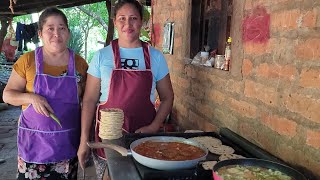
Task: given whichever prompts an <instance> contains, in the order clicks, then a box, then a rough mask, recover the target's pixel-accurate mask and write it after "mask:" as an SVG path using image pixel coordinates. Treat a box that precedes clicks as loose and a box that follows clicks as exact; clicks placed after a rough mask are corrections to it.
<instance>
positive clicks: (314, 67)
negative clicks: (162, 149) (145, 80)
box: [153, 0, 320, 176]
mask: <svg viewBox="0 0 320 180" xmlns="http://www.w3.org/2000/svg"><path fill="white" fill-rule="evenodd" d="M233 3H234V7H233V13H234V14H233V19H232V25H231V28H232V32H231V35H232V38H233V43H232V62H231V70H230V71H222V70H217V69H213V68H207V67H200V66H194V65H186V64H185V63H184V60H185V59H186V58H191V57H189V48H190V36H191V34H190V32H191V31H190V30H191V25H190V24H191V20H190V19H191V17H190V16H191V9H192V7H191V5H192V3H191V0H161V1H160V0H155V1H153V4H154V8H153V12H154V14H153V17H154V18H153V19H154V20H153V21H154V30H155V35H156V47H157V48H159V49H161V45H162V35H163V25H164V23H165V22H166V21H173V22H174V23H175V38H174V54H173V55H166V56H165V57H166V59H167V61H168V65H169V68H170V75H171V80H172V82H173V87H174V93H175V102H174V108H173V116H172V118H173V119H174V120H176V121H177V122H178V123H179V124H180V125H181V126H183V127H185V128H192V129H194V128H195V127H197V128H200V129H203V130H218V128H219V127H228V128H230V129H231V130H233V131H235V132H237V133H239V134H240V135H242V136H243V137H245V138H247V139H248V140H250V141H251V142H253V143H255V144H257V145H258V146H260V147H262V148H264V149H266V150H268V151H269V152H270V153H272V154H274V155H276V156H279V157H281V158H282V159H284V160H285V161H287V162H289V163H291V164H296V165H297V166H301V167H302V168H306V169H308V170H311V171H312V172H313V173H314V174H316V175H317V176H320V100H319V97H320V50H319V49H320V31H319V29H320V1H319V0H278V1H273V0H235V1H234V2H233ZM259 23H260V25H259ZM257 24H258V25H257ZM252 27H254V28H252ZM255 27H258V29H255ZM244 29H245V30H244Z"/></svg>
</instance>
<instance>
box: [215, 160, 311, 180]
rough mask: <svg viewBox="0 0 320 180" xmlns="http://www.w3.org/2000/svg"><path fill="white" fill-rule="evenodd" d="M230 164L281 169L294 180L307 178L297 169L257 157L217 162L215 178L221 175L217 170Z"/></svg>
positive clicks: (305, 179)
mask: <svg viewBox="0 0 320 180" xmlns="http://www.w3.org/2000/svg"><path fill="white" fill-rule="evenodd" d="M230 165H243V166H255V167H261V168H267V169H272V170H277V171H280V172H282V173H284V174H286V175H288V176H290V177H292V178H293V179H294V180H307V178H306V177H305V176H304V175H303V174H301V173H300V172H298V171H297V170H295V169H293V168H291V167H289V166H286V165H283V164H280V163H277V162H273V161H268V160H263V159H255V158H244V159H230V160H224V161H220V162H218V163H217V164H215V165H214V166H213V171H212V173H213V177H216V178H215V179H214V180H217V179H218V178H219V177H217V174H216V173H215V172H217V171H218V170H219V169H220V168H222V167H226V166H230Z"/></svg>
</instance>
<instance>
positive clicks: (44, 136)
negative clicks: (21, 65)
mask: <svg viewBox="0 0 320 180" xmlns="http://www.w3.org/2000/svg"><path fill="white" fill-rule="evenodd" d="M69 52H70V58H69V59H70V60H69V64H68V74H67V75H66V76H58V77H56V76H50V75H48V74H44V73H43V53H42V48H37V49H36V50H35V61H36V76H35V80H34V93H35V94H39V95H41V96H43V97H45V98H46V99H47V101H48V103H49V104H50V106H51V107H52V108H53V110H54V113H55V115H56V116H57V117H58V119H59V120H60V122H61V125H62V128H61V127H60V126H59V125H58V124H57V123H56V122H55V121H54V120H53V119H52V118H51V117H47V116H44V115H41V114H38V113H37V112H36V111H35V110H34V108H33V106H32V105H30V106H28V107H27V109H25V110H24V111H22V113H21V115H20V122H19V126H18V154H19V156H20V157H21V158H22V159H23V160H24V161H26V162H29V163H38V164H42V163H55V162H59V161H62V160H67V159H71V158H74V157H76V156H77V150H78V147H79V143H80V105H79V99H78V88H77V78H76V68H75V60H74V53H73V52H72V51H71V50H69Z"/></svg>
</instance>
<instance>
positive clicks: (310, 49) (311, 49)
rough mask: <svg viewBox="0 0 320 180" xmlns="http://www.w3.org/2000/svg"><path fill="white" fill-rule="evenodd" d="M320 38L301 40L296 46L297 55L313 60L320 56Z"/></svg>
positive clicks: (303, 58)
mask: <svg viewBox="0 0 320 180" xmlns="http://www.w3.org/2000/svg"><path fill="white" fill-rule="evenodd" d="M319 49H320V39H319V38H314V39H307V40H306V41H302V40H299V42H298V45H297V46H296V48H295V50H296V51H295V52H296V56H297V57H298V58H301V59H302V60H306V61H311V60H317V59H319V58H320V51H319Z"/></svg>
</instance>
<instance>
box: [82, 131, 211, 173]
mask: <svg viewBox="0 0 320 180" xmlns="http://www.w3.org/2000/svg"><path fill="white" fill-rule="evenodd" d="M146 141H155V142H181V143H186V144H190V145H193V146H197V147H199V148H201V149H202V150H204V151H205V155H204V156H202V157H200V158H197V159H192V160H185V161H167V160H159V159H153V158H149V157H146V156H143V155H140V154H138V153H136V152H135V151H134V150H133V149H134V148H135V147H136V146H138V145H139V144H141V143H143V142H146ZM87 144H88V146H89V147H91V148H110V149H113V150H116V151H118V152H119V153H120V154H121V155H122V156H132V157H133V158H134V159H135V160H136V161H137V162H139V163H140V164H142V165H144V166H147V167H150V168H153V169H158V170H177V169H188V168H193V167H195V166H196V165H197V164H198V162H199V161H202V160H205V159H206V157H207V155H208V150H207V148H205V147H204V146H202V145H201V144H199V143H197V142H195V141H192V140H188V139H185V138H181V137H173V136H153V137H146V138H141V139H138V140H135V141H133V142H132V143H131V144H130V149H129V150H128V149H126V148H124V147H121V146H117V145H114V144H106V143H96V142H88V143H87Z"/></svg>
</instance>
